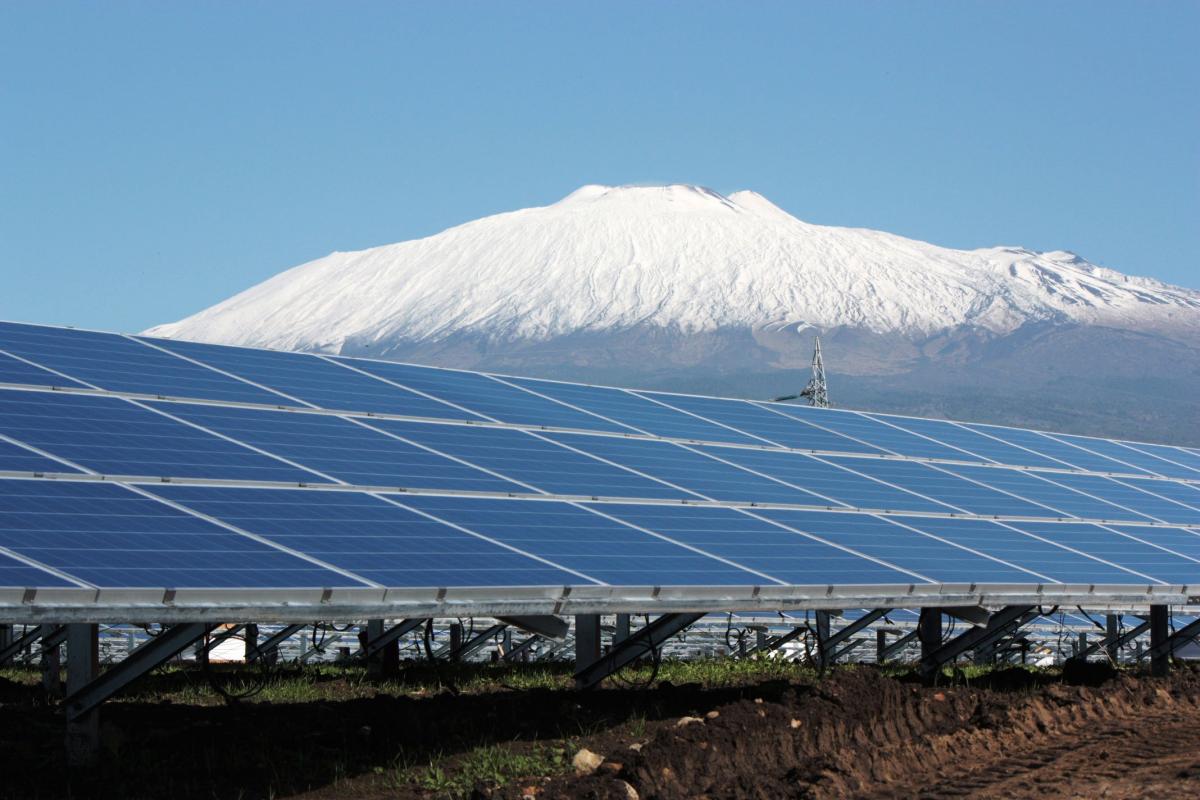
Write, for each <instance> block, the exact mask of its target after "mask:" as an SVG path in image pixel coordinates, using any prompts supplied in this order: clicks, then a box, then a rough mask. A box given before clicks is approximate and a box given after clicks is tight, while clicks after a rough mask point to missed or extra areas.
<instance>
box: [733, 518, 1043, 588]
mask: <svg viewBox="0 0 1200 800" xmlns="http://www.w3.org/2000/svg"><path fill="white" fill-rule="evenodd" d="M756 513H761V515H762V516H764V517H768V518H770V519H773V520H775V521H777V522H782V523H783V524H784V525H787V526H788V527H790V528H795V529H796V530H800V531H804V532H806V533H811V534H812V535H814V536H820V537H821V538H822V539H825V540H826V541H829V542H833V543H834V544H839V545H842V546H843V547H849V548H851V549H853V550H856V551H858V552H860V553H864V554H866V555H869V556H872V557H874V558H878V559H882V560H883V561H886V562H888V563H889V564H895V565H896V566H898V567H900V568H901V569H906V570H911V571H912V572H915V573H917V574H918V575H923V576H925V577H926V578H929V579H930V580H932V581H935V582H938V583H974V582H981V583H983V582H986V583H1029V582H1030V581H1031V580H1033V576H1032V575H1030V574H1029V573H1028V572H1025V571H1023V570H1018V569H1014V568H1013V567H1010V566H1007V565H1005V564H1001V563H1000V562H998V561H993V560H991V559H990V558H984V557H983V556H981V555H978V554H977V553H972V552H970V551H968V550H964V549H962V548H960V547H955V546H953V545H950V544H946V543H945V542H940V541H938V540H937V539H934V538H932V537H929V536H923V535H921V534H919V533H916V532H914V531H911V530H908V529H907V528H904V527H902V526H900V525H895V524H893V523H891V522H888V521H887V520H886V519H884V518H882V517H874V516H870V515H868V514H839V513H836V512H827V511H791V510H782V509H770V510H764V511H762V512H756Z"/></svg>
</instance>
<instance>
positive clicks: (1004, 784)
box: [864, 704, 1200, 800]
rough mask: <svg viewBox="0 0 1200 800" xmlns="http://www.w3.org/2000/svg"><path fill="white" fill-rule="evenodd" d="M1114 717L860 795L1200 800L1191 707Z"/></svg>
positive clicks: (1199, 732) (1134, 710)
mask: <svg viewBox="0 0 1200 800" xmlns="http://www.w3.org/2000/svg"><path fill="white" fill-rule="evenodd" d="M1121 712H1122V713H1121V714H1120V715H1119V716H1116V717H1113V718H1109V719H1104V720H1096V719H1092V720H1088V719H1084V720H1081V721H1079V722H1078V723H1077V724H1074V725H1072V726H1070V727H1069V728H1067V729H1059V730H1047V731H1046V732H1045V733H1044V734H1042V735H1041V736H1039V737H1038V738H1036V739H1032V740H1029V741H1026V742H1023V743H1022V746H1021V747H1020V752H1017V753H1013V754H1012V755H1008V756H1003V757H999V758H996V759H994V760H991V761H987V762H986V763H983V764H976V765H975V766H974V767H972V768H971V769H970V770H968V771H963V770H961V769H954V768H953V765H951V767H950V768H948V769H942V770H939V771H938V772H936V773H935V774H934V775H932V776H930V777H928V778H926V779H922V780H919V781H913V782H909V783H906V784H899V785H891V786H888V787H886V788H881V790H879V791H877V792H874V793H870V794H867V795H864V797H872V798H878V799H879V800H883V798H889V799H890V798H899V797H913V798H919V800H950V798H979V799H980V800H985V799H987V798H1005V800H1024V798H1039V800H1040V799H1041V798H1046V797H1064V798H1101V797H1102V798H1114V799H1115V798H1135V797H1156V798H1162V797H1185V796H1186V797H1195V796H1200V754H1198V753H1196V752H1195V750H1194V749H1193V748H1194V743H1195V742H1196V741H1197V740H1198V738H1200V715H1198V714H1197V710H1196V708H1195V707H1194V706H1191V705H1174V704H1172V705H1168V706H1166V707H1154V706H1141V707H1138V706H1131V707H1124V708H1121Z"/></svg>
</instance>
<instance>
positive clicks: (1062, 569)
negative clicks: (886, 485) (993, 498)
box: [895, 517, 1145, 584]
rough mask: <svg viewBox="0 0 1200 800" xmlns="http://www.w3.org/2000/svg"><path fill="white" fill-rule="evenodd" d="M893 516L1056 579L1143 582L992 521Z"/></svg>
mask: <svg viewBox="0 0 1200 800" xmlns="http://www.w3.org/2000/svg"><path fill="white" fill-rule="evenodd" d="M895 520H896V521H897V522H900V523H903V524H905V525H908V526H909V527H910V528H916V529H917V530H922V531H925V532H926V533H930V534H933V535H934V536H940V537H942V538H943V539H947V540H949V541H951V542H954V543H955V544H958V545H961V546H963V547H969V548H971V549H972V550H978V551H979V552H981V553H985V554H987V555H989V556H992V557H993V558H999V559H1002V560H1004V561H1007V562H1009V563H1010V564H1015V565H1017V566H1019V567H1022V568H1024V569H1027V570H1031V571H1032V572H1034V573H1035V574H1038V575H1044V576H1046V577H1047V578H1048V579H1050V580H1051V581H1058V582H1059V583H1087V584H1091V583H1137V582H1142V583H1144V582H1145V579H1144V578H1139V577H1137V576H1135V575H1132V574H1130V573H1129V572H1126V571H1125V570H1122V569H1117V568H1116V567H1113V566H1110V565H1108V564H1105V563H1104V562H1102V561H1098V560H1096V559H1094V558H1088V557H1087V556H1086V555H1081V554H1079V553H1074V552H1072V551H1070V550H1067V549H1065V548H1062V547H1058V546H1057V545H1054V544H1051V543H1049V542H1044V541H1042V540H1041V539H1035V538H1034V537H1032V536H1027V535H1025V534H1024V533H1021V532H1019V531H1016V530H1013V529H1012V528H1008V527H1005V526H1004V525H1001V524H999V523H996V522H989V521H987V520H980V519H962V518H959V519H950V518H948V517H896V518H895Z"/></svg>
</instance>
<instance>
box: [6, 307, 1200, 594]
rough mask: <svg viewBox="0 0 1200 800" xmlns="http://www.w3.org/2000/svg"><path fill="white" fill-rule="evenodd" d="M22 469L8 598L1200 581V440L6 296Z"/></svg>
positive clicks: (923, 590) (9, 498)
mask: <svg viewBox="0 0 1200 800" xmlns="http://www.w3.org/2000/svg"><path fill="white" fill-rule="evenodd" d="M10 354H11V355H10ZM22 359H27V360H22ZM31 362H32V363H31ZM43 367H44V368H43ZM56 372H57V373H62V374H56ZM51 386H57V387H63V388H65V389H67V391H58V390H52V389H51V388H49V387H51ZM35 387H44V388H35ZM93 387H98V388H93ZM112 393H118V394H124V395H128V394H129V393H134V394H138V395H147V394H148V395H155V396H162V397H163V398H174V399H170V400H168V399H153V398H129V397H128V396H125V397H121V396H113V394H112ZM248 404H257V405H259V406H265V407H259V408H255V407H252V406H251V405H248ZM380 415H383V416H380ZM418 418H419V419H418ZM663 439H671V440H676V441H664V440H663ZM802 451H816V452H812V453H806V452H802ZM60 459H61V460H60ZM0 471H3V472H5V473H7V474H14V475H19V476H20V477H19V478H3V479H0V603H3V602H8V601H6V600H4V598H6V597H7V598H11V597H14V596H19V597H20V598H26V597H29V596H30V595H29V594H28V590H29V588H30V587H32V588H33V589H34V590H40V589H50V588H55V589H56V591H59V592H64V591H65V592H71V591H75V590H73V589H71V587H72V586H80V585H82V586H87V587H98V588H89V589H88V590H87V591H90V592H92V594H90V595H88V597H87V598H86V599H81V600H79V601H78V602H80V603H83V604H85V605H86V604H88V603H101V602H103V597H104V596H105V595H104V593H103V592H102V591H101V590H108V589H112V590H118V589H119V590H120V591H121V592H126V593H129V592H132V593H133V594H123V595H121V596H122V597H125V598H136V599H137V602H139V603H149V604H155V603H161V602H163V600H162V598H164V597H168V596H172V597H173V596H174V594H173V591H174V590H175V589H179V590H181V591H185V592H187V591H202V592H216V593H217V594H205V595H204V596H203V597H204V602H208V603H212V602H214V598H215V599H217V600H220V601H222V602H234V599H233V598H236V602H246V599H245V598H246V597H247V595H245V594H239V593H243V592H248V591H251V590H253V591H267V592H268V593H269V592H292V591H303V592H315V594H305V595H304V598H309V599H303V598H301V599H300V600H297V599H296V598H295V596H293V595H291V594H289V595H287V597H288V598H289V599H288V601H287V602H289V603H295V602H299V603H301V605H303V604H304V603H317V602H318V601H317V600H316V599H314V598H317V597H326V596H328V594H329V592H351V591H355V592H364V591H365V592H373V593H375V594H373V595H371V596H372V597H375V598H377V599H376V602H385V603H387V602H394V603H399V602H410V601H411V602H415V601H413V600H412V598H416V597H420V598H424V599H423V600H421V602H423V603H425V605H424V606H422V608H428V607H429V604H437V603H441V602H443V600H442V598H444V597H448V596H453V597H454V598H456V599H455V600H454V602H455V603H457V605H455V606H453V607H454V608H457V609H459V610H461V611H462V612H463V613H480V611H481V609H482V610H484V611H486V612H488V613H499V610H502V609H511V608H514V607H520V608H522V609H527V608H530V606H529V605H528V603H529V602H534V601H530V598H540V599H538V600H536V602H537V603H546V604H550V605H547V606H545V608H546V609H547V613H549V610H550V609H551V608H557V607H558V606H557V605H555V604H560V603H562V602H563V599H564V598H566V597H575V598H579V597H587V598H590V599H589V600H588V602H590V603H593V604H595V605H592V606H589V607H591V608H597V607H624V608H628V607H629V603H630V602H631V601H630V600H629V597H631V596H642V597H658V594H656V593H657V592H658V591H659V589H660V588H661V589H663V590H669V591H670V592H672V593H673V594H671V595H670V596H671V597H672V598H676V601H678V602H686V603H691V604H693V606H688V607H694V604H696V603H701V604H702V605H701V606H700V607H702V608H705V609H713V608H738V607H743V608H745V607H752V608H755V609H757V610H759V611H763V610H769V609H771V608H777V609H785V608H793V609H794V608H804V607H812V606H811V604H812V603H816V602H818V598H820V599H821V602H824V603H826V604H828V603H829V602H832V601H831V600H829V598H831V597H838V598H839V600H838V601H837V602H839V603H842V604H843V605H844V607H847V608H856V607H859V606H861V605H862V604H863V603H866V602H868V601H873V600H874V599H876V598H877V597H878V596H879V594H880V590H879V589H876V588H872V587H885V586H886V587H888V588H887V589H886V590H885V591H884V592H883V593H884V594H888V595H889V596H895V594H896V593H897V592H899V593H909V594H910V596H911V597H926V598H942V597H946V596H952V595H953V596H957V597H959V598H960V599H959V601H958V602H963V603H975V602H980V600H979V599H978V598H977V597H976V596H974V595H970V596H966V595H963V594H962V592H966V591H968V590H967V589H965V588H963V587H972V586H988V587H994V586H1002V587H1010V588H1006V589H1005V592H1006V594H1004V595H1003V597H1004V599H1003V601H1002V602H1004V603H1009V602H1010V601H1011V600H1012V598H1013V597H1025V598H1026V599H1027V600H1029V601H1030V602H1042V601H1043V600H1049V601H1051V602H1055V599H1054V598H1056V597H1059V596H1060V595H1061V597H1064V598H1066V597H1070V598H1071V599H1070V600H1064V602H1070V603H1071V604H1075V603H1076V602H1078V598H1079V596H1080V593H1082V594H1085V595H1091V594H1092V593H1097V596H1101V597H1110V598H1116V597H1120V598H1125V599H1124V600H1122V601H1121V602H1128V598H1129V597H1141V596H1145V597H1149V596H1150V595H1149V592H1150V589H1149V588H1148V587H1151V586H1158V587H1160V589H1159V590H1156V591H1159V592H1162V591H1167V590H1169V591H1171V592H1177V593H1182V592H1183V588H1182V587H1184V586H1187V585H1197V584H1200V453H1197V452H1196V451H1195V450H1193V449H1190V448H1177V447H1170V446H1166V445H1151V444H1139V443H1132V442H1120V441H1115V440H1107V439H1092V438H1088V437H1079V436H1073V435H1066V434H1046V433H1039V432H1036V431H1026V430H1021V429H1016V428H1008V427H1003V426H988V425H977V424H966V423H961V424H960V423H951V422H947V421H942V420H923V419H916V418H910V417H898V416H892V415H882V414H865V413H858V412H850V411H831V410H825V409H815V408H810V407H805V406H793V405H786V404H774V403H755V402H748V401H742V400H727V399H719V398H706V397H698V396H693V395H676V394H670V393H665V392H649V391H628V390H622V389H613V388H608V387H597V386H586V385H580V384H569V383H561V382H555V381H546V380H537V379H527V378H510V377H502V376H491V375H487V374H482V373H473V372H465V371H457V370H443V369H437V368H431V367H417V366H413V365H403V364H391V363H388V362H379V361H366V360H362V359H349V358H342V357H333V358H324V357H317V356H311V355H299V354H289V353H276V352H269V351H261V350H253V349H248V348H230V347H224V346H218V345H203V344H193V343H183V342H174V341H162V340H151V339H138V338H135V337H123V336H114V335H110V334H99V333H90V332H80V331H70V330H63V329H55V328H39V327H37V326H24V325H13V324H3V323H0ZM85 473H86V474H85ZM39 476H43V477H39ZM45 476H52V477H45ZM156 498H157V499H156ZM992 520H994V521H992ZM1101 521H1103V522H1101ZM1189 526H1190V527H1189ZM1060 585H1061V592H1060V594H1055V593H1056V591H1059V590H1058V589H1056V588H1055V587H1059V586H1060ZM6 586H7V587H17V588H20V587H26V588H25V589H23V590H21V591H20V592H18V594H17V595H13V594H12V592H11V590H10V589H7V588H3V587H6ZM1112 586H1116V587H1119V588H1120V592H1117V593H1115V594H1114V593H1113V592H1112V591H1110V590H1109V589H1107V588H1105V587H1112ZM655 587H658V588H655ZM947 587H951V588H947ZM955 587H956V588H955ZM1011 587H1015V589H1014V588H1011ZM1097 587H1100V588H1099V589H1097ZM650 589H653V590H654V593H650ZM80 591H83V590H82V589H80ZM143 591H144V592H149V593H143V594H138V592H143ZM971 591H973V590H971ZM989 591H990V590H989ZM1014 591H1015V592H1016V594H1013V592H1014ZM5 592H8V594H5ZM222 592H225V594H221V593H222ZM389 592H391V593H392V594H388V593H389ZM406 592H408V593H410V594H405V593H406ZM412 592H417V593H419V594H411V593H412ZM843 592H848V594H846V595H845V596H843V594H842V593H843ZM947 592H950V595H947V594H946V593H947ZM954 592H958V593H959V594H957V595H954V594H953V593H954ZM1022 592H1024V593H1025V594H1021V593H1022ZM1072 592H1074V593H1075V594H1071V593H1072ZM1105 592H1108V594H1105ZM397 593H398V594H397ZM426 593H429V594H426ZM531 593H532V594H531ZM639 593H641V594H639ZM35 595H36V591H35ZM261 596H270V597H275V596H277V595H272V594H268V595H261ZM279 596H282V595H279ZM354 596H355V597H358V596H359V595H354ZM1154 596H1155V597H1162V596H1165V595H1162V594H1156V595H1154ZM1171 596H1172V597H1175V595H1171ZM81 597H82V595H81ZM382 597H390V598H394V599H393V600H384V601H379V600H378V598H382ZM98 598H100V599H98ZM404 598H409V599H408V600H405V599H404ZM680 598H682V600H680ZM764 598H772V599H764ZM1185 600H1186V596H1185V595H1183V594H1179V595H1178V602H1184V601H1185ZM22 602H24V600H22ZM174 602H178V601H174ZM196 602H200V601H196ZM446 602H449V601H446ZM573 602H575V601H573ZM580 602H581V601H580ZM856 602H857V603H858V605H855V603H856ZM1113 602H1116V601H1115V600H1114V601H1113ZM514 604H517V605H514ZM606 604H607V605H606ZM621 604H624V605H621ZM920 604H921V603H919V602H917V603H914V605H920ZM26 605H28V604H27V603H26ZM14 607H15V606H14ZM24 607H25V606H22V608H24ZM289 607H293V608H294V606H289ZM5 608H9V607H8V606H5ZM538 608H541V606H538ZM9 610H11V608H10V609H9ZM23 613H24V612H23ZM196 613H203V612H196ZM306 614H312V615H315V616H318V617H320V616H321V614H320V612H319V611H318V610H317V607H316V606H314V607H313V608H312V609H310V610H309V611H308V612H306ZM309 618H311V617H309Z"/></svg>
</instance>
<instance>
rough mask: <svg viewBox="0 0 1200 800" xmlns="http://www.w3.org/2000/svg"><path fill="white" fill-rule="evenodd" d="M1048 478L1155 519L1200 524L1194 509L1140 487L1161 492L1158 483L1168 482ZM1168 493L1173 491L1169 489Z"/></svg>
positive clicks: (1199, 514)
mask: <svg viewBox="0 0 1200 800" xmlns="http://www.w3.org/2000/svg"><path fill="white" fill-rule="evenodd" d="M1047 477H1048V478H1049V479H1050V480H1053V481H1054V482H1055V483H1061V484H1063V485H1064V486H1069V487H1071V488H1072V489H1078V490H1079V491H1081V492H1087V493H1089V494H1092V495H1095V496H1096V497H1103V498H1106V499H1107V500H1110V501H1111V502H1112V503H1114V504H1115V505H1119V506H1124V507H1125V508H1128V509H1132V510H1134V511H1137V512H1138V513H1140V514H1144V515H1146V516H1148V517H1150V518H1151V519H1156V520H1159V521H1161V522H1174V523H1180V524H1184V525H1191V524H1197V523H1200V511H1197V510H1196V509H1194V508H1192V507H1190V506H1186V505H1181V504H1179V503H1176V502H1173V501H1172V500H1169V499H1167V498H1165V497H1162V496H1160V495H1159V494H1151V493H1150V492H1145V491H1142V490H1141V488H1140V484H1143V483H1144V484H1149V485H1150V486H1151V487H1152V488H1157V489H1159V490H1160V491H1161V490H1162V487H1159V486H1158V484H1159V483H1162V484H1164V485H1168V484H1169V482H1168V481H1137V482H1136V483H1135V479H1130V478H1126V479H1122V480H1119V481H1118V480H1114V479H1112V478H1106V477H1104V476H1101V475H1081V474H1077V473H1057V472H1056V473H1054V474H1051V475H1048V476H1047ZM1177 485H1178V486H1181V487H1182V488H1188V487H1186V486H1182V484H1177ZM1167 490H1168V491H1169V487H1168V489H1167Z"/></svg>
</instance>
